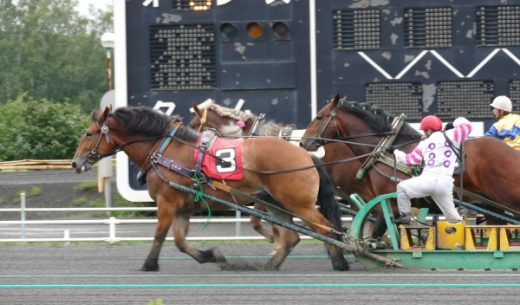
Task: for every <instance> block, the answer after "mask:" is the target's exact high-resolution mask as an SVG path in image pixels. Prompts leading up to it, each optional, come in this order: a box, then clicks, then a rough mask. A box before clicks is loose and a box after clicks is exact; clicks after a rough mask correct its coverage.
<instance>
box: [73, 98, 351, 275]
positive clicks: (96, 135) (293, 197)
mask: <svg viewBox="0 0 520 305" xmlns="http://www.w3.org/2000/svg"><path fill="white" fill-rule="evenodd" d="M175 124H176V123H175V122H173V119H172V118H171V117H169V116H166V115H164V114H161V113H159V112H157V111H155V110H152V109H149V108H146V107H124V108H119V109H117V110H116V111H114V112H111V111H110V109H108V108H107V109H105V110H104V111H97V112H95V114H94V115H93V120H92V123H91V124H90V126H89V127H88V129H87V131H86V132H85V134H84V136H83V137H82V138H81V141H80V143H79V146H78V148H77V150H76V153H75V155H74V158H73V161H72V167H73V168H74V169H75V170H76V172H78V173H80V172H82V171H83V170H87V169H89V168H90V167H92V164H94V163H95V162H97V161H98V160H100V159H101V158H103V157H106V156H109V155H112V154H114V153H115V152H117V151H124V152H125V153H126V154H127V155H128V157H129V158H130V159H131V160H132V161H133V162H135V164H137V165H138V166H139V167H140V168H142V169H145V170H146V169H148V170H146V172H147V174H146V183H147V187H148V192H149V194H150V196H151V197H152V199H153V200H154V201H155V202H156V203H157V217H158V222H157V227H156V231H155V237H154V242H153V245H152V247H151V250H150V253H149V254H148V256H147V258H146V260H145V262H144V265H143V267H142V270H145V271H156V270H158V269H159V264H158V260H159V253H160V250H161V247H162V244H163V242H164V240H165V238H166V235H167V233H168V231H169V229H170V227H171V226H172V225H173V235H174V240H175V244H176V246H177V248H178V249H179V250H180V251H181V252H184V253H187V254H188V255H190V256H191V257H193V258H194V259H195V260H196V261H197V262H199V263H206V262H217V263H219V264H221V266H223V267H225V263H226V259H225V257H224V256H223V255H222V254H221V252H220V251H219V250H218V249H216V248H213V249H208V250H203V251H202V250H199V249H196V248H193V247H192V246H190V245H189V244H188V243H187V241H186V236H187V234H188V227H189V219H190V216H191V215H192V213H193V209H194V206H193V201H192V200H190V198H189V197H190V196H191V195H189V194H188V193H185V192H181V191H178V190H175V189H173V188H171V187H170V186H169V182H175V183H177V184H181V185H184V186H186V187H191V186H192V185H193V184H194V180H193V177H191V175H189V174H188V175H182V174H179V173H177V172H174V171H170V170H168V169H167V168H166V167H163V166H161V165H159V164H157V163H155V162H154V161H153V160H156V159H154V157H156V152H158V151H159V146H161V149H160V151H162V157H164V158H167V159H168V160H170V161H171V162H175V164H177V165H179V166H182V167H184V168H185V169H194V168H195V166H196V161H195V159H194V151H195V150H198V147H196V143H197V141H198V140H199V139H200V136H201V135H200V134H199V133H197V132H196V131H194V130H192V129H190V128H188V127H184V126H177V129H176V132H175V133H174V134H173V135H171V134H169V133H170V132H172V130H173V128H174V125H175ZM167 138H168V139H170V141H169V142H165V139H167ZM161 143H162V144H161ZM165 143H168V144H167V146H166V145H164V144H165ZM163 147H165V149H164V150H163V149H162V148H163ZM242 165H243V171H244V178H243V179H242V180H239V181H227V182H226V184H227V185H228V186H229V187H231V188H233V189H235V190H238V191H241V192H244V193H248V194H255V193H258V192H261V191H265V192H267V193H269V194H270V195H271V196H272V197H273V198H274V199H275V200H276V201H277V202H279V204H280V206H281V207H282V208H283V209H284V210H285V211H286V212H282V211H280V210H277V209H273V210H272V211H270V212H271V213H272V214H274V215H276V216H277V217H279V218H280V219H283V220H285V221H287V222H290V221H291V220H292V217H293V215H294V216H296V217H299V218H301V219H302V220H304V222H305V223H306V224H307V225H308V226H309V227H310V228H311V229H312V230H314V231H315V232H317V233H319V234H323V235H325V236H329V237H331V238H334V239H338V238H339V236H338V234H336V232H338V231H339V230H341V227H340V226H341V221H340V218H339V213H338V211H339V207H338V206H337V202H336V201H335V200H334V196H333V195H334V192H333V189H332V191H328V192H325V191H323V192H322V190H321V189H320V181H319V176H318V173H317V171H316V168H315V167H314V164H313V162H312V160H311V158H310V156H309V154H308V153H307V152H306V151H305V150H303V149H301V148H299V147H296V146H294V145H292V144H289V143H288V142H286V141H283V140H281V139H277V138H274V137H262V138H255V139H245V140H243V143H242ZM276 172H278V174H276ZM280 172H281V173H280ZM273 173H274V174H273ZM202 188H203V191H204V192H205V193H207V194H209V195H213V196H216V197H219V198H222V199H224V200H229V201H231V198H230V195H229V194H228V193H223V192H220V191H218V190H214V189H212V188H211V187H210V186H208V185H206V184H204V185H203V186H202ZM317 199H318V201H319V203H320V206H321V207H322V210H321V212H322V213H323V214H325V215H327V218H328V219H327V218H325V217H324V216H323V215H322V214H320V212H319V211H318V209H317V208H316V200H317ZM332 226H334V228H335V231H333V230H331V229H330V228H331V227H332ZM281 235H282V236H281V237H280V238H281V240H283V242H284V244H283V247H281V248H279V249H277V253H276V254H274V255H273V256H272V257H271V259H270V260H269V261H268V262H267V264H266V265H265V266H264V268H265V269H267V270H276V269H278V268H279V267H280V265H281V264H282V263H283V261H284V260H285V258H286V257H287V255H288V254H289V253H290V252H291V250H292V249H293V247H294V246H295V245H296V244H297V243H298V242H299V235H298V234H297V233H296V232H293V231H289V230H285V231H283V232H281ZM325 247H326V249H327V252H328V254H329V255H330V257H331V260H332V266H333V268H334V269H335V270H348V268H349V266H348V262H347V261H346V260H345V258H344V257H343V251H342V249H341V248H339V247H337V246H335V245H331V244H325Z"/></svg>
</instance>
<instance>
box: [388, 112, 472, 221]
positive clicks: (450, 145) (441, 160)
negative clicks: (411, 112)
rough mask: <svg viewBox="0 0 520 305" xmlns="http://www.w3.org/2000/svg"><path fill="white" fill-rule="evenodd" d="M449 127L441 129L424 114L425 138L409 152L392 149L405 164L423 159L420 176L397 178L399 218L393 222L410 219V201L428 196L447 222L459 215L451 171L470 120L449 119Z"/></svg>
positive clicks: (438, 122) (437, 123) (437, 121)
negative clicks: (450, 125)
mask: <svg viewBox="0 0 520 305" xmlns="http://www.w3.org/2000/svg"><path fill="white" fill-rule="evenodd" d="M453 126H454V127H453V129H450V130H447V131H441V130H442V121H441V119H439V118H438V117H436V116H433V115H428V116H426V117H424V118H423V119H422V121H421V126H420V129H421V130H422V131H424V133H425V134H426V136H427V138H426V139H424V140H422V141H421V142H420V143H419V144H418V145H417V147H416V148H415V149H414V150H413V151H412V152H411V153H409V154H406V153H405V152H403V151H400V150H398V149H396V150H394V155H395V157H396V160H397V161H399V162H401V163H405V164H406V165H408V166H411V165H418V164H421V162H422V161H423V160H424V163H425V164H424V169H423V171H422V173H421V175H420V176H417V177H412V178H410V179H406V180H403V181H401V182H400V183H399V184H398V185H397V204H398V206H399V212H400V214H401V215H400V217H399V218H397V219H396V220H395V223H396V224H400V223H402V224H407V223H409V222H410V218H411V217H410V208H411V202H410V200H411V199H413V198H421V197H427V196H431V197H432V199H433V200H434V201H435V203H437V205H438V206H439V208H440V209H441V211H442V213H443V214H444V216H445V217H446V220H447V221H450V222H459V221H461V220H462V217H461V216H460V214H459V213H458V212H457V209H456V208H455V204H454V203H453V177H452V176H453V171H454V169H455V163H456V161H457V154H460V151H459V150H460V148H461V147H462V143H463V142H464V141H465V140H466V138H467V136H468V135H469V133H470V132H471V128H472V126H471V123H470V122H469V121H468V120H467V119H466V118H463V117H459V118H457V119H456V120H455V121H454V122H453Z"/></svg>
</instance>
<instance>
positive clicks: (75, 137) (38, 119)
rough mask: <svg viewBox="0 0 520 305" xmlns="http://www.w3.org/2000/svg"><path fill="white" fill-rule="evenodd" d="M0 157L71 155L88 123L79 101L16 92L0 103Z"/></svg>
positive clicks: (56, 156)
mask: <svg viewBox="0 0 520 305" xmlns="http://www.w3.org/2000/svg"><path fill="white" fill-rule="evenodd" d="M0 113H2V115H1V116H0V160H4V161H10V160H20V159H71V158H72V156H73V155H74V151H75V150H76V147H77V145H78V142H79V139H80V137H81V135H82V133H83V132H84V130H85V128H86V126H88V123H89V119H90V118H89V115H87V114H85V113H84V112H83V111H82V109H81V107H80V105H79V104H71V103H66V102H63V103H57V102H49V101H48V100H45V99H33V98H30V97H27V96H26V95H20V96H19V97H18V98H17V99H16V100H14V101H11V102H7V103H4V104H0Z"/></svg>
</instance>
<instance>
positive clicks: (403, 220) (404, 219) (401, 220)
mask: <svg viewBox="0 0 520 305" xmlns="http://www.w3.org/2000/svg"><path fill="white" fill-rule="evenodd" d="M411 218H412V215H411V214H410V213H402V214H401V215H400V216H399V217H398V218H396V219H394V223H395V224H396V225H401V224H403V225H407V224H409V223H410V220H411Z"/></svg>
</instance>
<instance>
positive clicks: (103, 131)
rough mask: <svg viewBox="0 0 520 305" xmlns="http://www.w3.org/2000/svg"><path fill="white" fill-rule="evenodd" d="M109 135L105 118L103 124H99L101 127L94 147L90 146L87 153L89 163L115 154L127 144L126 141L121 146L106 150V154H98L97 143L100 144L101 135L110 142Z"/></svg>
mask: <svg viewBox="0 0 520 305" xmlns="http://www.w3.org/2000/svg"><path fill="white" fill-rule="evenodd" d="M107 118H108V117H107ZM96 125H97V126H98V127H100V126H99V123H96ZM109 135H110V128H109V127H108V124H107V119H105V121H104V122H103V124H101V127H100V128H99V135H98V138H97V141H96V145H94V148H92V150H91V151H89V153H88V154H87V161H88V162H89V163H91V164H93V163H95V162H96V161H99V160H101V159H103V158H105V157H108V156H112V155H114V154H116V153H117V152H119V151H121V150H122V149H123V147H124V146H125V145H128V143H127V144H125V145H123V146H117V147H115V149H113V150H112V151H111V152H108V153H106V154H99V153H98V152H97V150H98V148H99V145H100V144H101V139H102V138H103V136H105V140H106V142H107V143H109V142H110V136H109Z"/></svg>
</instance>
